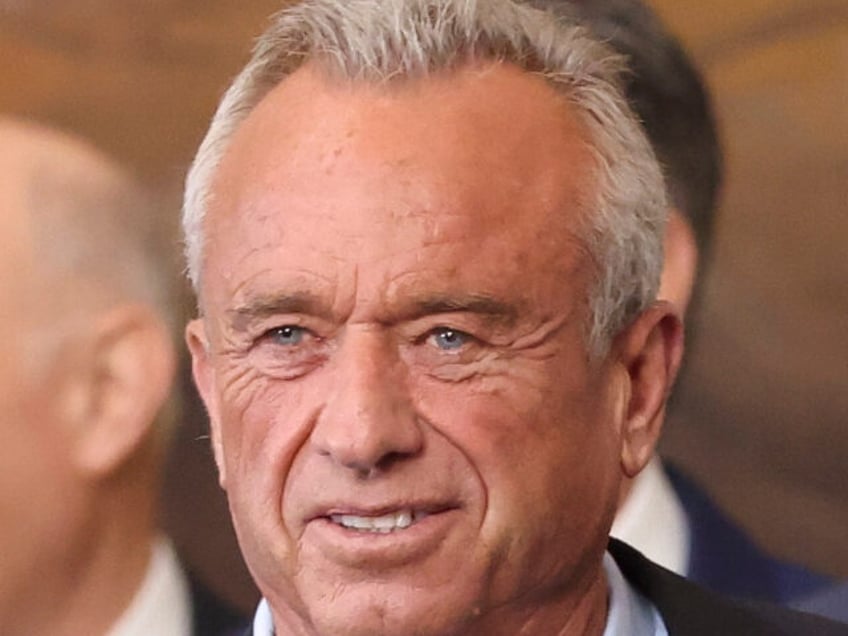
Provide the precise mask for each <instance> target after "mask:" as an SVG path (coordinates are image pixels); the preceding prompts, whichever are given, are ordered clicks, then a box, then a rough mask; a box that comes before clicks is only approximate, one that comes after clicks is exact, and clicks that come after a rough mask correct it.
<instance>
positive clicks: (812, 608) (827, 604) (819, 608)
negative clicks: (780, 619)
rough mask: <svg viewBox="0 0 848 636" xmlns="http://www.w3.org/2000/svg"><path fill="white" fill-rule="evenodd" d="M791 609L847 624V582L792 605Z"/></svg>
mask: <svg viewBox="0 0 848 636" xmlns="http://www.w3.org/2000/svg"><path fill="white" fill-rule="evenodd" d="M793 607H795V608H797V609H801V610H804V611H805V612H812V613H813V614H821V615H822V616H827V617H828V618H832V619H834V620H837V621H842V622H843V623H848V581H843V582H842V583H840V584H839V585H834V586H833V587H831V588H828V589H826V590H825V591H823V592H820V593H818V594H816V595H815V596H812V597H810V598H807V599H804V600H802V601H799V602H797V603H794V604H793Z"/></svg>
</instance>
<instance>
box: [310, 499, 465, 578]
mask: <svg viewBox="0 0 848 636" xmlns="http://www.w3.org/2000/svg"><path fill="white" fill-rule="evenodd" d="M458 512H459V510H458V509H448V510H444V511H442V512H437V513H433V514H429V515H427V516H426V517H424V518H422V519H419V520H418V521H416V522H415V523H413V524H412V525H411V526H409V527H408V528H404V529H398V530H393V531H391V532H386V533H382V532H368V531H363V530H356V529H353V528H346V527H344V526H342V525H340V524H337V523H333V522H332V521H330V519H328V518H326V517H320V518H317V519H313V520H312V521H311V522H309V524H308V525H307V527H306V531H305V532H304V535H303V539H304V540H305V541H309V542H314V545H315V547H316V548H318V550H319V552H320V554H321V555H322V556H323V557H325V558H329V559H330V560H332V561H335V562H337V563H339V564H341V565H345V566H348V567H356V568H358V569H362V570H382V569H385V568H388V567H398V566H402V565H407V564H410V563H412V562H415V561H419V560H421V559H423V558H425V557H427V556H428V555H430V554H432V553H433V552H436V551H437V550H438V549H439V548H440V547H441V546H443V544H444V542H445V539H446V538H447V536H448V534H449V532H450V530H451V527H452V526H453V525H454V523H455V522H456V521H457V518H458V517H457V515H458Z"/></svg>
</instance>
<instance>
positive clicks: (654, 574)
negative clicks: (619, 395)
mask: <svg viewBox="0 0 848 636" xmlns="http://www.w3.org/2000/svg"><path fill="white" fill-rule="evenodd" d="M609 551H610V553H611V554H612V556H613V558H615V561H616V563H618V566H619V567H620V568H621V571H622V573H623V574H624V577H625V578H626V579H627V580H628V581H629V582H630V584H631V585H633V586H634V587H635V588H636V589H637V590H638V591H639V592H640V593H641V594H642V595H643V596H645V597H646V598H648V599H649V600H650V601H651V602H652V603H653V604H654V605H655V606H656V608H657V609H658V610H659V612H660V615H661V616H662V618H663V621H664V622H665V625H666V628H667V629H668V633H669V636H848V625H843V624H841V623H832V622H830V621H827V620H825V619H823V618H820V617H818V616H813V615H810V614H802V613H800V612H794V611H792V610H788V609H786V608H783V607H779V606H777V605H766V604H757V603H754V602H751V601H738V600H731V599H729V598H727V597H723V596H719V595H718V594H715V593H714V592H710V591H709V590H705V589H704V588H702V587H699V586H698V585H696V584H694V583H692V582H691V581H687V580H686V579H684V578H682V577H680V576H678V575H676V574H674V573H672V572H670V571H668V570H666V569H665V568H662V567H660V566H659V565H656V564H654V563H652V562H651V561H648V559H646V558H645V557H644V556H642V554H641V553H639V552H637V551H636V550H634V549H633V548H631V547H630V546H628V545H626V544H624V543H622V542H620V541H617V540H615V539H612V540H610V545H609ZM237 634H243V635H244V636H252V629H251V628H249V627H248V628H246V631H245V628H243V629H242V630H241V631H240V632H234V633H233V636H237ZM280 636H283V635H282V634H281V635H280ZM539 636H545V635H544V634H540V635H539Z"/></svg>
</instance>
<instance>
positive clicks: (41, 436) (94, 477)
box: [0, 119, 234, 636]
mask: <svg viewBox="0 0 848 636" xmlns="http://www.w3.org/2000/svg"><path fill="white" fill-rule="evenodd" d="M0 149H2V153H0V173H2V175H3V181H2V184H0V202H2V204H1V205H0V209H2V210H3V214H2V217H0V223H2V232H0V239H2V245H3V247H2V249H0V272H2V273H1V274H0V325H2V326H3V331H2V334H0V379H2V385H0V386H2V390H0V405H2V409H0V412H2V414H3V416H2V417H3V424H2V427H0V435H2V443H1V444H0V471H2V478H0V553H2V560H1V561H0V571H2V576H0V634H8V635H9V636H17V635H20V636H23V635H26V636H48V635H49V636H80V635H81V634H85V635H94V636H96V635H101V634H109V635H110V636H149V635H151V634H157V635H160V636H183V635H185V636H187V635H188V634H192V633H197V634H211V633H213V631H212V629H213V626H214V625H221V626H226V625H227V624H228V623H229V622H232V621H233V620H234V617H233V616H230V615H229V613H228V612H227V611H226V610H224V608H223V607H219V606H217V605H216V604H215V602H214V600H213V599H212V597H211V596H209V595H208V593H203V592H202V591H201V590H200V588H199V587H196V588H195V589H194V592H195V593H194V594H192V592H193V590H192V586H191V584H190V583H189V582H188V581H187V579H186V577H185V575H184V574H183V573H182V571H181V570H180V568H179V565H178V563H177V561H176V558H175V555H174V551H173V548H172V547H171V546H170V544H169V543H168V542H167V541H166V540H165V539H164V538H162V537H161V536H160V535H159V534H158V533H157V531H156V525H155V519H156V504H157V495H158V483H159V479H158V472H159V467H160V465H161V460H162V455H163V450H164V448H165V441H166V439H165V438H166V437H167V430H166V428H165V424H166V421H165V420H166V417H165V414H162V416H161V417H160V420H161V421H159V422H156V419H157V413H159V412H160V410H161V409H162V407H163V404H164V403H165V401H166V398H167V396H168V393H169V389H170V385H171V378H172V374H173V366H174V354H173V345H172V340H171V336H170V329H169V324H168V323H169V322H174V321H171V320H167V319H166V316H168V315H169V314H168V307H169V301H170V298H169V296H170V294H169V291H168V288H169V283H168V281H169V279H170V271H169V270H168V268H167V267H166V266H165V263H167V262H168V261H167V256H166V255H165V254H163V253H162V252H161V251H159V250H157V249H156V245H157V243H156V241H155V240H154V236H153V235H152V233H151V231H150V229H151V224H152V221H153V218H152V215H151V209H150V208H149V207H148V205H147V204H146V203H145V202H144V197H143V196H142V195H141V193H140V192H139V190H138V188H137V186H135V185H134V184H133V183H132V181H131V180H129V179H128V178H127V176H126V175H124V174H123V173H122V172H121V171H120V170H118V169H117V168H116V167H115V166H114V165H113V164H112V163H111V162H110V161H108V160H106V159H105V158H104V157H102V156H101V155H100V154H99V153H97V152H96V151H94V150H93V149H91V148H90V147H89V146H88V145H86V144H83V143H81V142H80V141H78V140H75V139H72V138H70V137H67V136H65V135H62V134H59V133H56V132H53V131H50V130H47V129H45V128H43V127H40V126H36V125H34V124H27V123H21V122H18V121H12V120H6V119H2V120H0ZM193 614H194V617H193ZM204 621H205V622H204ZM193 622H194V628H195V630H194V631H192V623H193Z"/></svg>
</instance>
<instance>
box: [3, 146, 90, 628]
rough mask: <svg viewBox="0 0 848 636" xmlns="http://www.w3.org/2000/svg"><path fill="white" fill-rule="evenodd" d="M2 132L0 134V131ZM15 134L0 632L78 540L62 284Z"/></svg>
mask: <svg viewBox="0 0 848 636" xmlns="http://www.w3.org/2000/svg"><path fill="white" fill-rule="evenodd" d="M4 141H5V140H4ZM18 158H19V156H18V154H17V153H16V151H15V147H14V145H13V144H12V143H4V144H3V153H2V155H0V174H2V175H3V181H2V186H0V210H2V214H0V572H2V576H0V632H3V633H7V632H6V630H5V629H4V617H13V616H15V614H16V613H20V612H21V611H22V610H21V607H22V604H21V603H19V602H18V599H20V598H24V597H28V596H31V595H32V594H33V593H34V592H35V591H44V592H45V593H46V594H49V590H48V589H47V588H48V587H49V585H50V581H51V580H52V579H53V577H55V576H56V574H57V573H59V572H61V571H62V570H63V569H64V566H65V565H66V561H67V559H68V558H72V555H73V554H74V551H72V550H69V549H68V546H69V545H73V544H74V543H75V542H78V541H80V540H81V536H80V535H81V531H84V529H82V528H80V527H79V526H81V525H82V521H81V510H80V501H79V497H78V492H77V490H76V489H75V477H74V475H73V472H72V470H71V459H72V458H71V450H70V448H71V444H70V440H71V436H72V434H73V431H72V430H69V426H68V425H67V422H66V420H65V415H66V414H67V413H68V409H73V408H74V406H75V405H74V404H73V392H72V391H68V388H69V382H70V379H71V378H72V377H73V373H72V368H73V354H72V352H71V351H70V349H68V347H67V346H66V342H67V335H68V333H69V331H68V330H69V326H68V324H67V322H66V320H65V319H64V316H63V314H62V313H61V312H57V308H58V307H59V306H61V305H62V302H61V300H60V299H61V298H62V285H61V284H59V281H57V280H55V279H53V278H51V277H50V276H47V275H46V270H45V268H44V267H42V266H41V264H40V263H39V261H38V258H39V253H40V251H41V248H42V247H43V246H42V245H41V244H40V243H39V242H38V239H37V234H36V233H37V231H38V229H37V227H36V223H35V221H34V219H33V217H32V215H31V214H30V213H29V211H28V210H27V204H28V202H29V194H30V193H29V190H28V187H29V182H28V180H27V179H26V178H25V177H24V175H23V173H22V170H20V169H19V166H18V165H17V164H16V161H17V160H18Z"/></svg>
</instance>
